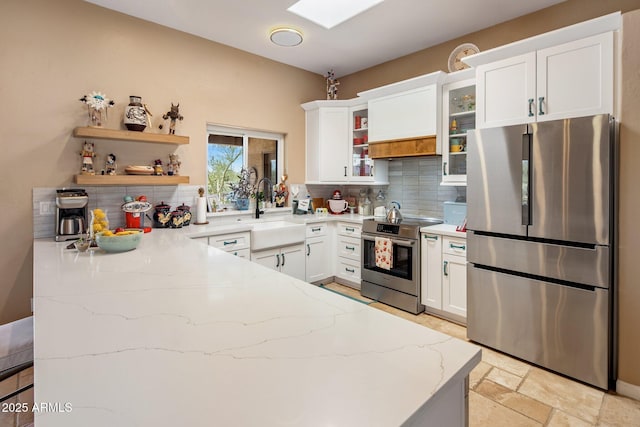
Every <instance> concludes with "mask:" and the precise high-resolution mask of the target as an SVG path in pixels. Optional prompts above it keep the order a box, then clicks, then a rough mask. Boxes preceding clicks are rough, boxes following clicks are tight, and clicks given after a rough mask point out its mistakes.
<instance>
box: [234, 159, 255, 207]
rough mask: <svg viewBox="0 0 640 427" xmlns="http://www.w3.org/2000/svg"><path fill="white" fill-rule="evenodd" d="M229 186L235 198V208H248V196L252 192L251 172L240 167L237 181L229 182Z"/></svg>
mask: <svg viewBox="0 0 640 427" xmlns="http://www.w3.org/2000/svg"><path fill="white" fill-rule="evenodd" d="M229 188H230V189H231V193H232V195H233V199H234V200H235V204H236V209H238V210H239V211H246V210H248V209H249V198H250V197H251V196H252V194H253V192H254V186H253V184H252V183H251V173H250V172H249V171H248V170H247V169H245V168H242V170H240V175H238V182H230V183H229Z"/></svg>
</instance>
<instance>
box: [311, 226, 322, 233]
mask: <svg viewBox="0 0 640 427" xmlns="http://www.w3.org/2000/svg"><path fill="white" fill-rule="evenodd" d="M320 230H322V228H321V227H314V228H312V229H311V232H313V233H315V232H316V231H320Z"/></svg>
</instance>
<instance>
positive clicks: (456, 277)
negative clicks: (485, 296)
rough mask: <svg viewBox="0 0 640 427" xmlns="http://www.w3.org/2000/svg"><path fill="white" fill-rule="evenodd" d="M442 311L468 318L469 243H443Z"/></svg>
mask: <svg viewBox="0 0 640 427" xmlns="http://www.w3.org/2000/svg"><path fill="white" fill-rule="evenodd" d="M442 264H443V265H442V309H443V310H444V311H446V312H448V313H453V314H457V315H458V316H462V317H464V318H466V317H467V241H466V239H454V238H448V237H445V238H444V239H443V241H442Z"/></svg>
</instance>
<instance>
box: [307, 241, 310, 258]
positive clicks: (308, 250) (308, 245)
mask: <svg viewBox="0 0 640 427" xmlns="http://www.w3.org/2000/svg"><path fill="white" fill-rule="evenodd" d="M310 254H311V245H310V244H308V243H307V256H309V255H310Z"/></svg>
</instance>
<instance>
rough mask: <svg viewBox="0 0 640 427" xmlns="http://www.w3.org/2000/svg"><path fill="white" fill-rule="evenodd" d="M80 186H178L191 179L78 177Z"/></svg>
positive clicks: (172, 177) (138, 176)
mask: <svg viewBox="0 0 640 427" xmlns="http://www.w3.org/2000/svg"><path fill="white" fill-rule="evenodd" d="M74 181H75V183H76V184H80V185H178V184H188V183H189V177H188V176H182V175H173V176H168V175H162V176H156V175H76V176H75V179H74Z"/></svg>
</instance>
